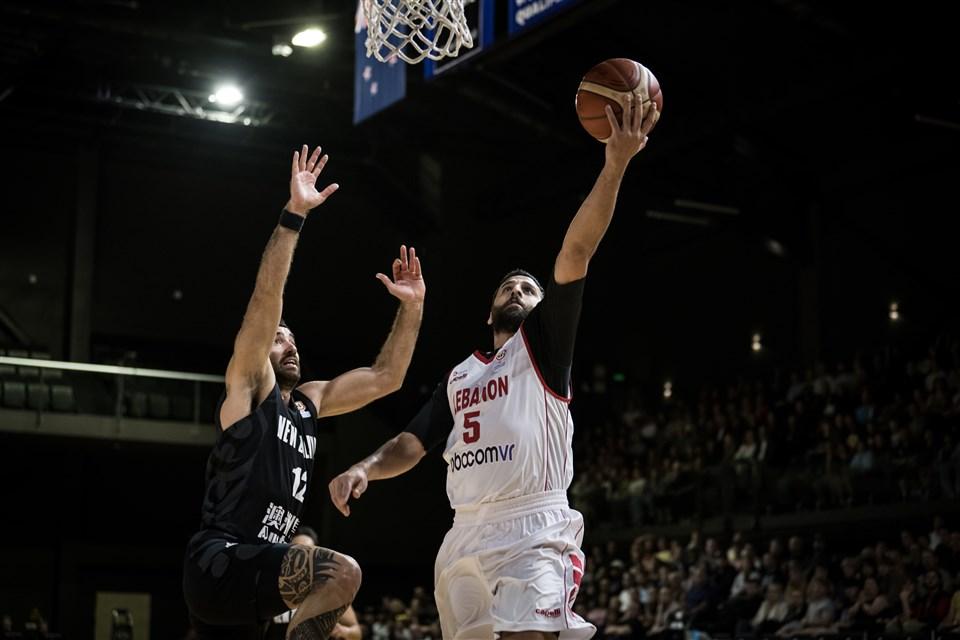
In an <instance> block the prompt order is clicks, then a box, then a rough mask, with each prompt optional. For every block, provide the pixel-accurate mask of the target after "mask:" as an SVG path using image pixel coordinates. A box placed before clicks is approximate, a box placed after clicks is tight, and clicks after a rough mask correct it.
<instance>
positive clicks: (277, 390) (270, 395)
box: [215, 384, 282, 433]
mask: <svg viewBox="0 0 960 640" xmlns="http://www.w3.org/2000/svg"><path fill="white" fill-rule="evenodd" d="M274 394H277V395H279V394H280V385H279V384H274V385H273V389H272V390H271V391H270V393H268V394H267V397H266V398H264V399H263V402H261V403H260V404H258V405H257V406H256V407H254V409H253V411H251V412H250V413H248V414H247V415H245V416H243V417H242V418H240V419H239V420H235V421H234V423H233V424H231V425H230V426H229V427H227V428H226V429H224V428H223V427H222V426H221V425H220V409H221V408H223V402H225V401H226V399H227V397H226V396H224V397H223V401H221V402H220V403H219V404H217V413H216V416H215V418H216V421H215V422H216V424H217V428H218V429H220V433H227V432H228V431H230V430H231V429H233V428H234V427H235V426H237V425H238V424H240V423H241V422H243V421H244V420H246V419H247V418H249V417H250V416H252V415H254V414H256V413H258V412H259V411H260V409H261V408H263V405H265V404H266V403H267V400H270V399H271V398H273V396H274ZM280 400H282V398H281V399H280ZM278 404H279V401H278Z"/></svg>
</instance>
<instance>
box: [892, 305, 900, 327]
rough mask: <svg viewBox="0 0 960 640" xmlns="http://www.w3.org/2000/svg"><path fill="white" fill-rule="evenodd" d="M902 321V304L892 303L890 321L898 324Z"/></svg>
mask: <svg viewBox="0 0 960 640" xmlns="http://www.w3.org/2000/svg"><path fill="white" fill-rule="evenodd" d="M899 319H900V303H899V302H891V303H890V320H892V321H893V322H896V321H897V320H899Z"/></svg>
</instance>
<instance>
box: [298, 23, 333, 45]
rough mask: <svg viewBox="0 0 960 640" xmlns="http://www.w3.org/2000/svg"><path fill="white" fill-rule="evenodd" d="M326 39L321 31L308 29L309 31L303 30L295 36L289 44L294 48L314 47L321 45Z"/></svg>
mask: <svg viewBox="0 0 960 640" xmlns="http://www.w3.org/2000/svg"><path fill="white" fill-rule="evenodd" d="M326 39H327V34H326V33H324V31H323V29H317V28H316V27H310V28H309V29H304V30H303V31H301V32H300V33H298V34H297V35H295V36H293V40H291V41H290V42H291V43H292V44H293V46H295V47H315V46H317V45H319V44H323V42H324V40H326Z"/></svg>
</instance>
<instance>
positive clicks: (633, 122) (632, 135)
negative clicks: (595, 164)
mask: <svg viewBox="0 0 960 640" xmlns="http://www.w3.org/2000/svg"><path fill="white" fill-rule="evenodd" d="M643 112H644V105H643V104H642V103H641V102H640V100H638V99H637V98H635V97H634V96H633V94H627V107H626V108H625V109H624V110H623V114H622V116H621V117H622V120H623V123H620V122H617V117H616V116H615V115H613V108H612V107H610V105H607V107H606V113H607V120H609V121H610V130H611V132H612V133H611V134H610V137H609V138H607V150H606V154H607V161H608V162H613V163H616V164H618V165H626V164H627V163H628V162H630V159H631V158H633V156H635V155H637V153H639V152H640V150H641V149H643V148H644V147H645V146H647V134H648V133H650V130H651V129H653V125H655V124H657V120H659V119H660V112H659V111H658V110H657V103H656V102H654V101H653V100H651V101H650V102H649V103H648V104H647V105H646V113H643Z"/></svg>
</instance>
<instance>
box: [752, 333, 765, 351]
mask: <svg viewBox="0 0 960 640" xmlns="http://www.w3.org/2000/svg"><path fill="white" fill-rule="evenodd" d="M750 348H751V349H753V350H754V351H760V350H761V349H763V344H761V343H760V334H759V333H755V334H753V341H752V342H751V343H750Z"/></svg>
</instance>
